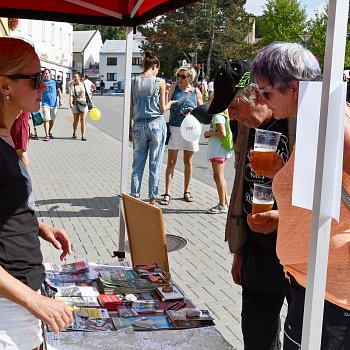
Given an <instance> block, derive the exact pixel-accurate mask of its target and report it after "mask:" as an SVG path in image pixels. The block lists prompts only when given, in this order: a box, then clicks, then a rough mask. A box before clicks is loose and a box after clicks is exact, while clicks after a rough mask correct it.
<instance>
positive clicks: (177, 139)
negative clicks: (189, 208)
mask: <svg viewBox="0 0 350 350" xmlns="http://www.w3.org/2000/svg"><path fill="white" fill-rule="evenodd" d="M176 77H177V83H176V84H172V85H171V87H170V91H169V93H168V95H167V96H168V97H167V101H170V100H175V101H177V103H176V104H173V105H172V106H171V107H170V118H169V123H170V132H171V134H170V139H169V143H168V162H167V167H166V171H165V183H166V184H165V194H163V195H162V197H163V199H162V200H161V202H160V204H162V205H168V204H169V203H170V193H171V192H170V189H171V185H172V181H173V176H174V169H175V165H176V161H177V155H178V152H179V150H183V151H184V167H185V183H184V194H183V199H184V201H185V202H193V197H192V194H191V192H190V182H191V177H192V158H193V154H194V152H197V151H198V150H199V140H197V141H192V142H191V141H186V140H185V139H184V138H183V137H182V135H181V131H180V127H181V123H182V121H183V120H184V119H185V118H186V115H187V113H189V112H190V111H191V110H192V109H193V108H195V107H197V106H200V105H202V104H203V99H202V94H201V92H200V91H199V89H197V88H194V87H193V86H192V82H193V80H194V79H195V77H196V71H195V70H194V69H193V68H191V67H190V66H182V67H180V68H179V69H178V70H177V72H176Z"/></svg>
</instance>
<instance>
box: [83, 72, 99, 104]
mask: <svg viewBox="0 0 350 350" xmlns="http://www.w3.org/2000/svg"><path fill="white" fill-rule="evenodd" d="M83 84H84V85H85V87H86V91H87V93H88V95H89V97H90V99H92V93H93V91H95V90H96V85H95V84H94V83H93V82H92V81H91V80H90V79H89V76H88V75H84V79H83Z"/></svg>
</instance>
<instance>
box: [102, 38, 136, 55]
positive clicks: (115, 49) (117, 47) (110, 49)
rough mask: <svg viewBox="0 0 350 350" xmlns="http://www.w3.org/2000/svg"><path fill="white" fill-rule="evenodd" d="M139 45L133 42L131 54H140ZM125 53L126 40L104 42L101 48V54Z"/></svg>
mask: <svg viewBox="0 0 350 350" xmlns="http://www.w3.org/2000/svg"><path fill="white" fill-rule="evenodd" d="M140 45H141V43H140V42H139V41H138V40H133V50H132V51H133V52H137V53H141V52H142V51H141V49H140ZM125 51H126V40H106V41H105V42H104V44H103V46H102V48H101V53H124V52H125Z"/></svg>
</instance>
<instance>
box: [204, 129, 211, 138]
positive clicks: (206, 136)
mask: <svg viewBox="0 0 350 350" xmlns="http://www.w3.org/2000/svg"><path fill="white" fill-rule="evenodd" d="M203 136H204V138H205V139H207V138H209V137H210V131H209V130H208V131H206V132H205V133H204V135H203Z"/></svg>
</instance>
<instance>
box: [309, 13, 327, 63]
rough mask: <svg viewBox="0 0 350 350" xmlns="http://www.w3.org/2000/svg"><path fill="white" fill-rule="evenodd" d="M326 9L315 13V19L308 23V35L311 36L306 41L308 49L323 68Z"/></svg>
mask: <svg viewBox="0 0 350 350" xmlns="http://www.w3.org/2000/svg"><path fill="white" fill-rule="evenodd" d="M327 20H328V7H326V8H325V9H324V11H317V12H315V17H314V18H312V19H310V20H309V22H308V33H309V34H311V35H312V37H311V39H310V40H309V41H308V49H309V50H310V51H311V52H312V53H313V54H314V55H315V56H316V57H317V58H318V60H319V62H320V65H321V67H323V62H324V54H325V48H326V35H327Z"/></svg>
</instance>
